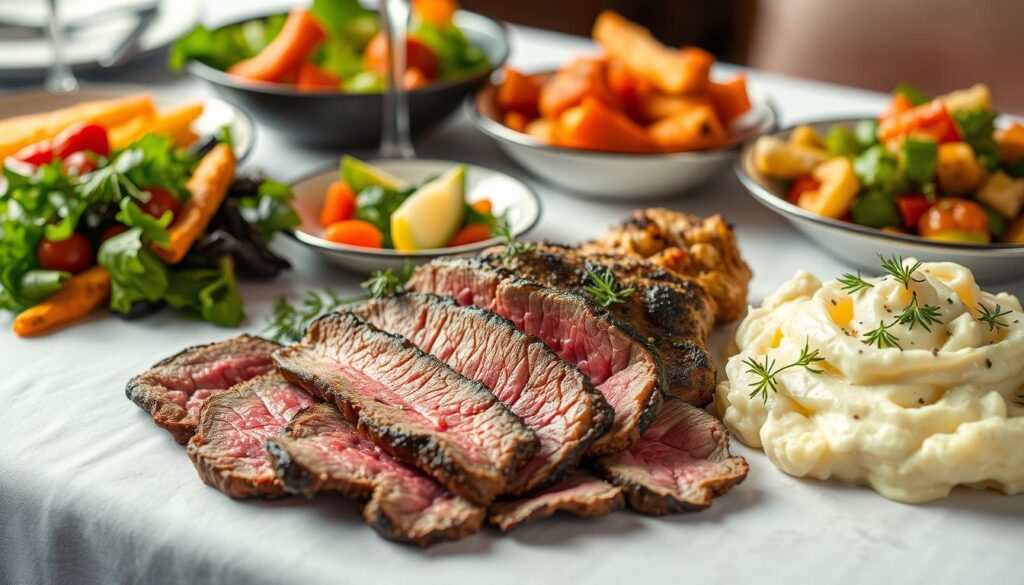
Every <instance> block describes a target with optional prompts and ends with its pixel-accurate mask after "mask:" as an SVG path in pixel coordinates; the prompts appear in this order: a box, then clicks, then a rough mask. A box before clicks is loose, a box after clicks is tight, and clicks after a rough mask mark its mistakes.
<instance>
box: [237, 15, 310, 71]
mask: <svg viewBox="0 0 1024 585" xmlns="http://www.w3.org/2000/svg"><path fill="white" fill-rule="evenodd" d="M326 36H327V35H326V33H325V32H324V29H323V27H321V26H320V23H319V22H317V20H316V17H315V16H313V14H312V13H310V12H309V11H308V10H305V9H303V8H293V9H292V11H291V12H289V13H288V19H287V20H285V22H284V28H282V29H281V32H279V33H278V34H277V36H276V37H274V40H272V41H270V44H269V45H267V46H266V47H264V48H263V50H262V51H260V52H259V54H258V55H256V56H255V57H250V58H249V59H245V60H243V61H239V62H238V63H235V64H234V65H232V66H231V67H229V68H228V73H230V74H231V75H237V76H239V77H245V78H246V79H252V80H255V81H267V82H278V81H281V78H283V77H284V76H285V75H286V74H288V73H289V72H294V71H298V69H299V66H300V65H301V64H302V63H303V62H304V61H305V60H306V58H307V57H308V56H309V54H310V52H312V51H313V49H315V48H316V47H317V45H319V44H320V42H321V41H323V40H324V38H325V37H326Z"/></svg>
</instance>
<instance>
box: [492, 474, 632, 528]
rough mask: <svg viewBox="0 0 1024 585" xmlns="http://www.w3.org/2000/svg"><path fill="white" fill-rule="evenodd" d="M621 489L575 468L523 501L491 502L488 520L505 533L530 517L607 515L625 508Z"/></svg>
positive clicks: (530, 518)
mask: <svg viewBox="0 0 1024 585" xmlns="http://www.w3.org/2000/svg"><path fill="white" fill-rule="evenodd" d="M622 504H623V498H622V488H620V487H618V486H614V485H612V484H610V483H608V482H606V481H604V480H601V479H598V478H596V477H594V476H592V475H588V474H586V473H584V472H582V471H576V472H574V473H573V474H572V475H570V476H569V477H567V478H565V479H564V480H563V481H561V482H559V483H557V484H555V485H553V486H551V487H550V488H548V489H546V490H544V491H541V492H538V493H536V494H534V495H532V496H528V497H526V498H523V499H521V500H514V501H509V502H497V503H495V504H492V505H491V508H490V510H489V512H488V518H487V521H488V522H490V523H491V524H493V525H494V526H497V527H498V528H499V529H501V531H502V532H508V531H509V530H512V529H513V528H515V527H516V526H519V525H520V524H522V523H524V522H528V521H530V520H539V519H541V518H547V517H549V516H551V515H553V514H554V513H555V512H568V513H570V514H575V515H576V516H580V517H583V518H592V517H595V516H605V515H607V514H611V513H612V512H614V511H616V510H619V509H621V508H622Z"/></svg>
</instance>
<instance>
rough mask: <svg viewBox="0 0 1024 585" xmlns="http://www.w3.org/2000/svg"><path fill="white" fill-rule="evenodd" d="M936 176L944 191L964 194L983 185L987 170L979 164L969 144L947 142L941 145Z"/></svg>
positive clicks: (949, 193) (952, 193) (948, 193)
mask: <svg viewBox="0 0 1024 585" xmlns="http://www.w3.org/2000/svg"><path fill="white" fill-rule="evenodd" d="M936 176H937V177H938V181H939V186H940V187H941V188H942V192H943V193H945V194H947V195H964V194H966V193H970V192H971V191H972V190H974V189H975V188H977V187H978V186H979V185H981V182H982V180H984V178H985V170H984V169H983V168H982V167H981V165H980V164H978V160H977V158H975V156H974V149H972V148H971V146H970V145H969V144H967V143H966V142H947V143H945V144H940V145H939V160H938V166H937V168H936Z"/></svg>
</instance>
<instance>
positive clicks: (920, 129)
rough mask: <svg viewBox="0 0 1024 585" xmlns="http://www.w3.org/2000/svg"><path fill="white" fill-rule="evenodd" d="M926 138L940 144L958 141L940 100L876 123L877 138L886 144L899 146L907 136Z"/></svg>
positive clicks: (954, 125) (947, 113)
mask: <svg viewBox="0 0 1024 585" xmlns="http://www.w3.org/2000/svg"><path fill="white" fill-rule="evenodd" d="M911 135H913V136H927V137H929V138H934V139H935V140H937V141H938V142H939V143H940V144H941V143H944V142H955V141H957V140H960V134H959V132H958V131H957V127H956V123H955V122H954V121H953V118H952V117H951V116H950V114H949V111H947V110H946V105H945V103H943V101H942V100H932V101H930V102H928V103H926V104H921V105H920V106H916V107H914V108H912V109H910V110H907V111H905V112H898V113H894V114H892V115H890V116H888V117H886V118H883V119H882V120H880V121H879V123H878V136H879V138H881V140H882V142H885V143H886V144H899V142H900V141H901V140H903V139H904V138H906V137H907V136H911Z"/></svg>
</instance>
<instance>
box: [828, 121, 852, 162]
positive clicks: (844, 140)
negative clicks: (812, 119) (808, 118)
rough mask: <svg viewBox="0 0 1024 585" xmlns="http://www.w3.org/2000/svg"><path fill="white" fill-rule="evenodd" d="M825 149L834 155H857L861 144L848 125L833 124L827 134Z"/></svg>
mask: <svg viewBox="0 0 1024 585" xmlns="http://www.w3.org/2000/svg"><path fill="white" fill-rule="evenodd" d="M825 149H826V150H827V151H828V153H829V154H831V155H832V156H857V155H858V154H859V153H860V151H861V144H860V141H859V140H857V135H856V134H854V132H853V130H851V129H849V128H847V127H846V126H833V127H832V129H831V130H829V131H828V134H827V135H826V136H825Z"/></svg>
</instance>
